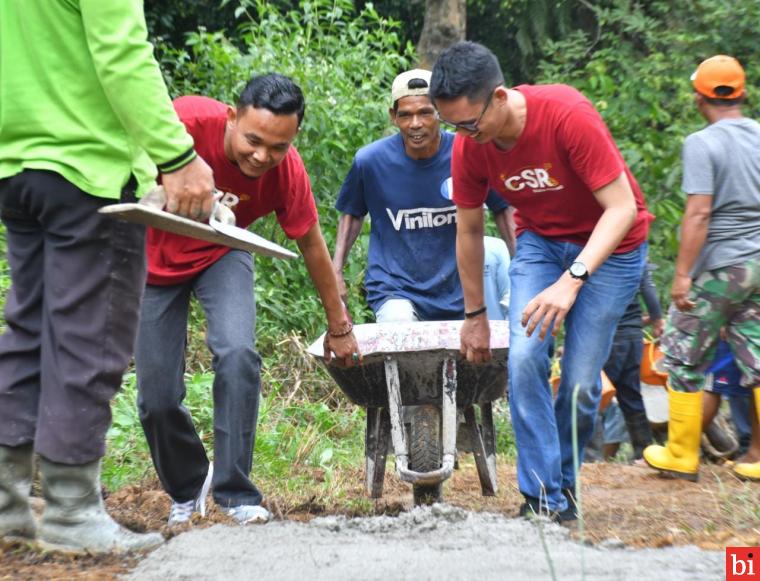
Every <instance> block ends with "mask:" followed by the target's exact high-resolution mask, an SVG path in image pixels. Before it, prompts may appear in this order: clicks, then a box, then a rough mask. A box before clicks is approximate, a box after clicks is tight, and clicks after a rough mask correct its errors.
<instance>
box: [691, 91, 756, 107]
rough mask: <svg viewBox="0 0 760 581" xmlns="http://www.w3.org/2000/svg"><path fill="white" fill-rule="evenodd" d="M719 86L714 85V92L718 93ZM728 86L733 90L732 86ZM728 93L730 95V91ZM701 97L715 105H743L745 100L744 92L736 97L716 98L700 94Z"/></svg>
mask: <svg viewBox="0 0 760 581" xmlns="http://www.w3.org/2000/svg"><path fill="white" fill-rule="evenodd" d="M720 88H721V87H716V88H715V89H714V90H715V93H716V94H720V93H719V92H718V89H720ZM729 88H730V89H731V92H733V91H734V88H733V87H729ZM700 94H701V93H700ZM728 94H729V95H730V94H731V93H728ZM702 97H703V98H704V100H705V101H707V102H708V103H709V104H710V105H714V106H716V107H734V106H736V105H744V102H745V101H746V100H747V95H746V93H745V94H742V95H739V96H738V97H734V98H733V99H716V98H715V97H708V96H707V95H702Z"/></svg>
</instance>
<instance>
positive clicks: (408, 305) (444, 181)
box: [333, 69, 510, 323]
mask: <svg viewBox="0 0 760 581" xmlns="http://www.w3.org/2000/svg"><path fill="white" fill-rule="evenodd" d="M430 74H431V73H430V71H426V70H422V69H415V70H411V71H407V72H405V73H401V74H400V75H398V76H397V77H396V79H395V80H394V81H393V85H392V88H391V103H392V107H391V108H390V110H389V115H390V119H391V122H392V123H393V124H394V125H395V126H396V127H398V129H399V132H398V133H397V134H395V135H392V136H390V137H386V138H383V139H380V140H378V141H375V142H373V143H371V144H369V145H367V146H365V147H363V148H362V149H360V150H359V151H358V152H357V154H356V156H355V157H354V162H353V164H352V166H351V169H350V171H349V172H348V175H347V176H346V179H345V180H344V182H343V186H342V187H341V190H340V193H339V194H338V201H337V202H336V204H335V207H336V208H337V209H338V210H339V211H340V212H341V213H342V215H341V218H340V223H339V225H338V235H337V240H336V243H335V255H334V257H333V266H334V267H335V272H336V274H337V276H338V282H339V284H340V288H341V294H342V296H343V297H344V300H345V296H346V286H345V282H344V280H343V267H344V265H345V262H346V258H347V256H348V253H349V251H350V250H351V247H352V246H353V244H354V242H355V241H356V238H357V236H358V235H359V233H360V231H361V228H362V223H363V222H364V216H366V215H367V214H369V216H370V220H371V229H370V241H369V254H368V265H367V274H366V277H365V285H366V289H367V301H368V302H369V306H370V308H371V309H372V311H373V312H374V313H375V318H376V320H377V322H378V323H385V322H391V321H418V320H422V321H430V320H450V319H461V318H462V316H463V313H464V302H463V299H462V287H461V285H460V282H459V275H458V273H457V266H456V258H455V246H456V206H455V205H454V204H453V202H452V201H451V167H450V166H451V147H452V144H453V142H454V135H453V134H451V133H447V132H444V131H441V129H440V125H439V121H438V115H437V113H436V110H435V107H433V105H432V103H431V102H430V99H429V98H428V96H427V93H428V86H429V83H430ZM486 203H487V204H488V206H489V208H490V209H491V210H492V211H493V212H494V219H495V220H496V223H497V225H498V227H499V231H500V232H501V233H502V236H503V237H504V238H505V239H506V240H509V236H510V229H509V226H508V213H507V212H505V211H504V210H505V209H506V208H507V204H506V202H504V201H503V200H502V199H501V198H500V197H498V196H495V195H492V196H489V199H488V200H487V202H486Z"/></svg>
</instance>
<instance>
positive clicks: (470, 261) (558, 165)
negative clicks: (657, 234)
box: [430, 42, 651, 520]
mask: <svg viewBox="0 0 760 581" xmlns="http://www.w3.org/2000/svg"><path fill="white" fill-rule="evenodd" d="M430 96H431V99H432V101H433V103H434V104H435V106H436V107H437V109H438V111H439V113H440V116H441V118H442V120H444V122H449V123H450V124H451V125H452V126H454V127H455V128H456V131H457V137H456V139H455V142H454V149H453V154H452V176H453V184H454V202H455V203H456V205H457V261H458V266H459V275H460V278H461V281H462V287H463V289H464V301H465V311H466V313H467V314H466V317H467V318H466V320H465V322H464V324H463V326H462V331H461V341H462V345H461V349H462V352H463V354H466V356H467V359H468V360H469V361H473V362H483V361H487V360H489V359H490V357H491V354H490V350H489V332H490V331H489V326H488V320H487V319H486V317H485V316H483V315H477V314H476V313H480V310H481V308H482V306H483V304H484V300H483V282H482V281H483V274H482V272H483V218H482V214H481V212H480V210H479V208H480V206H481V205H482V203H483V200H484V199H485V196H486V194H487V192H488V190H489V188H490V189H492V190H495V191H496V192H498V193H499V194H500V195H501V196H502V197H504V198H505V199H506V200H508V201H509V203H510V204H511V205H513V206H514V208H515V209H516V214H515V220H516V222H517V236H518V243H517V252H516V255H515V257H514V258H513V260H512V263H511V266H510V269H509V276H510V285H511V298H510V317H509V318H510V320H511V321H513V322H514V324H513V325H512V326H511V329H510V340H509V346H510V355H509V393H510V409H511V412H512V422H513V425H514V430H515V436H516V439H517V448H518V465H517V468H518V484H519V487H520V491H521V493H522V494H523V496H524V497H525V502H524V504H523V506H522V507H521V509H520V514H521V515H523V516H530V515H531V514H532V513H544V514H548V515H549V516H550V517H551V518H553V519H554V520H573V519H575V518H576V511H575V507H574V503H573V502H572V500H573V498H574V487H575V478H576V474H575V470H574V466H573V434H572V413H571V408H572V394H573V391H574V388H577V390H578V399H577V429H578V440H577V441H578V457H580V458H582V457H583V450H584V447H585V445H586V442H587V441H588V439H589V437H590V435H591V433H592V431H593V426H594V419H595V415H596V410H597V408H598V404H599V398H600V395H601V385H600V381H599V377H600V371H601V369H602V366H603V365H604V362H605V360H606V359H607V356H608V354H609V352H610V346H611V342H612V338H613V334H614V332H615V327H616V325H617V322H618V320H619V319H620V317H621V316H622V314H623V312H624V311H625V308H626V306H627V305H628V304H629V303H630V302H631V299H632V298H633V296H634V293H635V292H636V289H637V288H638V284H639V281H640V279H641V274H642V271H643V268H644V263H645V260H646V242H645V241H646V237H647V231H648V227H649V222H650V220H651V215H650V214H649V213H648V212H647V209H646V205H645V203H644V198H643V195H642V193H641V190H640V189H639V186H638V184H637V183H636V180H635V179H634V177H633V175H632V174H631V172H630V170H629V169H628V167H627V166H626V164H625V162H624V161H623V158H622V156H621V154H620V152H619V150H618V148H617V146H616V145H615V142H614V140H613V139H612V136H611V135H610V133H609V130H608V129H607V127H606V126H605V124H604V121H603V120H602V118H601V117H600V115H599V113H598V112H597V111H596V110H595V109H594V107H593V105H592V104H591V103H590V102H589V101H588V99H586V98H585V97H584V96H583V95H581V94H580V93H579V92H578V91H576V90H575V89H573V88H572V87H568V86H566V85H543V86H542V85H537V86H529V85H520V86H518V87H515V88H513V89H508V88H506V87H505V86H504V77H503V75H502V72H501V68H500V67H499V63H498V61H497V60H496V57H495V56H494V55H493V53H491V51H489V50H488V49H487V48H485V47H484V46H482V45H479V44H476V43H471V42H461V43H457V44H455V45H453V46H452V47H450V48H449V49H447V50H446V51H444V52H443V53H442V54H441V56H440V57H439V59H438V61H437V62H436V64H435V67H434V68H433V74H432V78H431V87H430ZM518 321H519V322H520V324H518ZM562 323H566V325H565V339H564V341H565V342H564V356H563V359H562V380H561V384H560V388H559V393H558V396H557V399H556V402H553V401H552V395H551V390H550V389H549V384H548V381H547V378H548V376H549V355H548V353H549V349H550V348H551V346H552V343H553V337H554V336H556V334H557V332H558V330H559V328H560V327H561V326H562ZM547 336H548V337H547Z"/></svg>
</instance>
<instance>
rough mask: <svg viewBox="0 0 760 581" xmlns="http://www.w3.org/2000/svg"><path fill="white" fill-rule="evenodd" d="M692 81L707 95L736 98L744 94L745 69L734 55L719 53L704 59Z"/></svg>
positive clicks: (699, 91)
mask: <svg viewBox="0 0 760 581" xmlns="http://www.w3.org/2000/svg"><path fill="white" fill-rule="evenodd" d="M691 82H692V84H693V85H694V89H695V90H696V91H697V93H700V94H702V95H704V96H705V97H710V98H711V99H736V98H738V97H741V96H742V95H743V94H744V69H743V68H742V66H741V65H740V64H739V61H738V60H736V59H735V58H734V57H731V56H726V55H724V54H719V55H716V56H713V57H710V58H709V59H707V60H704V61H702V62H701V63H700V65H699V66H698V67H697V70H696V71H694V74H693V75H691Z"/></svg>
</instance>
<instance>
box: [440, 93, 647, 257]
mask: <svg viewBox="0 0 760 581" xmlns="http://www.w3.org/2000/svg"><path fill="white" fill-rule="evenodd" d="M515 89H516V90H517V91H520V93H522V94H523V95H524V96H525V101H526V106H527V117H526V122H525V128H524V129H523V132H522V134H521V135H520V137H519V138H518V140H517V143H516V144H515V145H514V147H513V148H512V149H510V150H508V151H502V150H500V149H498V148H497V147H496V145H494V143H493V142H490V143H486V144H480V143H477V142H476V141H474V140H473V139H470V138H469V137H462V136H461V135H457V136H456V139H455V141H454V150H453V153H452V159H451V175H452V178H453V181H454V195H453V199H454V202H455V203H456V204H457V205H458V206H461V207H463V208H478V207H481V206H482V205H483V202H484V201H485V199H486V195H487V194H488V188H489V187H490V188H492V189H493V190H495V191H497V192H498V193H499V194H500V195H501V196H502V197H503V198H504V199H506V200H507V201H508V202H509V203H510V204H511V205H512V206H514V207H515V210H516V212H515V222H516V223H517V233H518V234H520V232H522V231H524V230H529V231H531V232H535V233H536V234H539V235H541V236H545V237H546V238H552V239H556V240H562V241H565V242H572V243H573V244H579V245H584V244H585V243H586V242H587V241H588V239H589V237H590V236H591V231H592V230H593V229H594V226H596V223H597V221H598V220H599V217H600V216H601V215H602V211H603V210H602V207H601V206H600V205H599V203H598V202H597V201H596V198H594V195H593V193H592V192H593V191H595V190H598V189H599V188H601V187H603V186H606V185H607V184H609V183H610V182H612V181H613V180H614V179H615V178H617V177H618V176H619V175H620V174H621V173H622V172H624V171H625V173H626V175H627V176H628V181H629V182H630V184H631V189H633V194H634V196H635V198H636V208H637V210H638V213H637V215H636V220H635V221H634V223H633V226H632V227H631V229H630V230H629V232H628V234H626V236H625V238H623V240H622V242H621V243H620V245H619V246H618V247H617V249H616V250H615V252H616V253H622V252H628V251H630V250H633V249H634V248H636V247H637V246H638V245H640V244H641V243H643V242H644V241H645V240H646V239H647V233H648V231H649V223H650V222H651V221H652V219H653V216H652V215H651V214H650V213H649V212H648V211H647V207H646V203H645V202H644V196H643V195H642V193H641V189H640V188H639V184H638V183H637V182H636V179H635V178H634V177H633V175H632V174H631V171H630V170H629V169H628V166H627V165H626V163H625V161H624V160H623V156H622V155H621V154H620V151H619V150H618V148H617V145H615V141H614V140H613V139H612V135H610V132H609V129H607V126H606V125H605V123H604V121H603V120H602V118H601V116H600V115H599V113H598V112H597V111H596V109H594V106H593V105H592V104H591V102H590V101H589V100H588V99H586V97H584V96H583V95H582V94H581V93H579V92H578V91H576V90H575V89H573V88H572V87H569V86H567V85H536V86H530V85H520V86H519V87H515Z"/></svg>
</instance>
